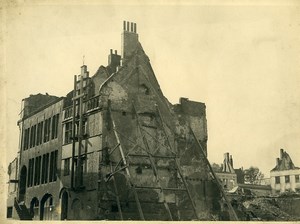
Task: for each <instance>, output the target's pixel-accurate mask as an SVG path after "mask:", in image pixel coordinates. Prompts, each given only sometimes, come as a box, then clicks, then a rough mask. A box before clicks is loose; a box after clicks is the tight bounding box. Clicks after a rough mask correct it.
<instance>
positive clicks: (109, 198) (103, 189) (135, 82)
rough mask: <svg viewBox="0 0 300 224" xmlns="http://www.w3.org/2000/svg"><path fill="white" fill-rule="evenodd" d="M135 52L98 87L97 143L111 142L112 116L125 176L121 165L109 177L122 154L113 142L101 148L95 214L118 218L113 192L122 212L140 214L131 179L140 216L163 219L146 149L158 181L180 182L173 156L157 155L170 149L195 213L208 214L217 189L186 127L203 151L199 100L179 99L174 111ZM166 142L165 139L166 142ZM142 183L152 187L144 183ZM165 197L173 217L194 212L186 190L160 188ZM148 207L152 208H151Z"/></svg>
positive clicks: (175, 185)
mask: <svg viewBox="0 0 300 224" xmlns="http://www.w3.org/2000/svg"><path fill="white" fill-rule="evenodd" d="M136 53H137V55H136V56H133V57H132V58H131V59H130V60H129V61H126V62H127V63H126V64H124V65H123V66H122V67H121V68H120V69H119V70H118V72H117V73H116V74H114V75H113V76H112V77H110V79H109V80H107V82H106V83H104V84H103V85H102V88H101V90H100V98H101V103H102V105H103V109H104V110H103V119H104V120H105V121H106V125H105V126H104V129H103V132H102V134H103V147H104V148H105V150H107V152H108V154H109V152H111V151H112V150H113V149H115V147H116V146H117V141H116V137H115V133H114V127H113V125H112V121H111V119H110V118H111V116H112V117H113V120H114V123H115V125H116V128H115V130H116V131H117V132H118V136H119V138H120V142H121V145H122V149H123V152H124V155H125V156H126V160H127V161H128V163H129V172H130V175H131V178H130V179H128V177H127V175H126V173H125V169H123V170H122V171H119V172H118V173H117V174H115V175H113V176H114V178H113V177H111V176H110V173H111V169H112V168H111V167H110V166H112V167H113V168H114V166H116V164H118V163H119V162H120V161H121V160H122V157H121V154H120V152H119V151H118V150H119V147H117V148H116V149H115V150H114V152H113V153H112V154H110V156H109V157H106V159H105V158H104V157H105V155H104V154H103V153H102V161H104V162H102V166H101V178H102V180H101V184H100V188H99V191H100V193H99V201H100V202H99V203H100V204H101V208H100V212H99V216H101V217H102V218H109V219H120V217H119V213H118V206H117V203H116V195H119V197H120V203H121V207H122V211H123V213H124V216H126V217H127V218H130V219H140V217H139V215H138V212H137V207H136V201H135V198H134V194H133V191H132V189H131V186H130V181H131V182H132V183H134V184H135V186H137V188H138V189H137V193H138V196H139V200H140V203H141V206H142V209H143V208H144V209H143V212H144V213H145V214H146V215H145V218H146V219H150V220H151V219H153V220H168V219H169V218H168V216H167V215H166V214H167V212H166V208H165V207H164V206H163V204H161V203H162V201H163V199H162V194H161V192H160V190H159V185H158V183H157V181H156V178H155V175H154V174H153V172H154V171H153V170H152V168H153V167H151V166H152V165H151V162H150V160H149V158H147V156H146V155H147V154H148V153H151V154H152V155H154V156H156V157H157V158H155V159H153V160H154V162H155V164H156V168H157V174H158V176H159V178H160V184H161V186H162V187H164V188H171V187H173V188H178V187H179V188H182V187H183V183H182V181H181V180H180V177H179V174H178V173H177V170H176V167H175V162H174V160H173V162H172V161H171V160H170V159H162V158H159V156H172V155H173V156H174V154H176V155H177V156H178V157H179V164H180V169H181V170H182V172H183V176H184V178H185V179H186V181H187V182H188V189H189V190H190V191H191V193H192V197H193V200H194V202H195V204H196V208H197V213H198V217H201V218H202V219H210V218H211V213H212V211H217V210H218V209H219V205H218V200H219V196H220V195H219V194H218V189H217V185H216V183H215V182H213V181H212V180H211V178H210V177H209V175H208V168H207V164H206V161H205V160H204V157H203V155H202V154H201V152H200V151H199V148H198V147H197V145H196V142H195V140H194V139H193V136H192V134H191V132H190V129H189V127H191V128H192V130H193V131H194V132H195V135H196V137H197V139H198V140H199V141H200V144H201V145H202V147H203V149H204V152H205V153H206V151H207V150H206V141H207V127H206V116H205V105H204V104H201V103H197V102H192V101H184V102H182V105H181V108H180V111H175V112H174V111H173V110H172V105H171V104H170V103H169V102H168V101H167V100H166V99H165V97H164V96H163V94H162V92H161V90H160V88H159V85H158V83H157V80H156V78H155V75H154V73H153V71H152V69H151V66H149V65H150V64H149V60H148V58H147V57H146V56H145V55H144V52H143V51H142V49H137V51H136ZM108 108H110V111H109V110H108ZM158 111H159V112H158ZM136 113H137V114H138V116H136ZM159 114H160V115H161V116H159ZM162 120H163V122H162ZM138 123H140V125H141V126H142V129H143V131H142V132H140V130H139V127H138V126H139V125H138ZM175 127H176V128H175ZM164 129H165V130H164ZM165 133H167V135H166V134H165ZM143 136H145V138H146V144H147V145H145V140H144V139H143ZM169 144H171V148H170V147H169ZM137 145H139V146H140V147H138V146H137ZM105 163H106V164H105ZM123 165H124V164H123ZM120 167H122V162H121V165H120V166H119V168H120ZM114 179H115V181H116V182H117V187H116V188H115V186H114V184H113V182H114ZM147 186H148V187H150V188H151V187H152V188H153V187H154V188H157V189H150V188H149V189H145V187H147ZM140 187H141V188H140ZM143 187H144V188H143ZM165 197H166V199H167V201H168V202H169V203H170V207H171V208H170V210H171V211H172V215H173V216H174V218H175V219H178V220H179V219H180V220H190V219H195V218H196V217H195V216H194V214H193V208H192V203H191V201H190V200H189V198H188V195H187V194H186V192H180V193H178V192H176V193H175V192H174V191H166V192H165ZM153 207H156V208H155V209H153ZM133 208H134V209H135V210H134V209H133ZM152 209H153V210H152Z"/></svg>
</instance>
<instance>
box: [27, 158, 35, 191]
mask: <svg viewBox="0 0 300 224" xmlns="http://www.w3.org/2000/svg"><path fill="white" fill-rule="evenodd" d="M33 174H34V158H32V159H29V164H28V179H27V187H31V186H32V184H33Z"/></svg>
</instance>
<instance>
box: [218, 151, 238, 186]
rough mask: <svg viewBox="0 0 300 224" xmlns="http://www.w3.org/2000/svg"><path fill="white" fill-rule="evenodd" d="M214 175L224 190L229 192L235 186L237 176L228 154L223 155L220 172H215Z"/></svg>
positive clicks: (230, 156)
mask: <svg viewBox="0 0 300 224" xmlns="http://www.w3.org/2000/svg"><path fill="white" fill-rule="evenodd" d="M216 175H217V177H218V178H219V179H220V181H221V182H222V185H223V187H224V189H225V190H230V189H232V188H234V187H235V186H236V185H237V174H236V173H235V170H234V168H233V159H232V155H230V154H229V153H228V152H226V153H225V154H224V161H223V164H222V170H220V172H216Z"/></svg>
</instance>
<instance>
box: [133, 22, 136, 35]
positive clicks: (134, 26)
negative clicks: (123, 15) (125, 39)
mask: <svg viewBox="0 0 300 224" xmlns="http://www.w3.org/2000/svg"><path fill="white" fill-rule="evenodd" d="M133 32H135V33H136V23H134V25H133Z"/></svg>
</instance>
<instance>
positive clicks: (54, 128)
mask: <svg viewBox="0 0 300 224" xmlns="http://www.w3.org/2000/svg"><path fill="white" fill-rule="evenodd" d="M58 119H59V114H56V115H54V116H53V117H52V130H51V139H55V138H57V130H58Z"/></svg>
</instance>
